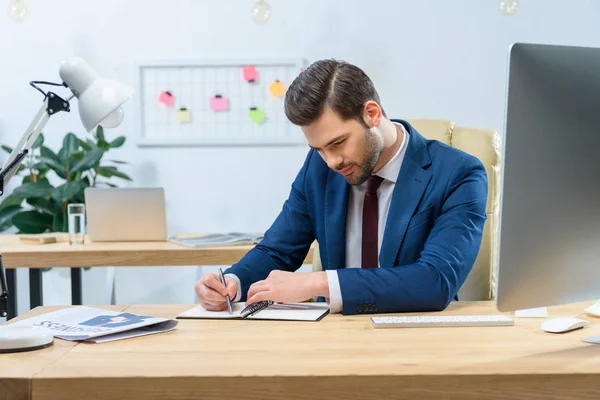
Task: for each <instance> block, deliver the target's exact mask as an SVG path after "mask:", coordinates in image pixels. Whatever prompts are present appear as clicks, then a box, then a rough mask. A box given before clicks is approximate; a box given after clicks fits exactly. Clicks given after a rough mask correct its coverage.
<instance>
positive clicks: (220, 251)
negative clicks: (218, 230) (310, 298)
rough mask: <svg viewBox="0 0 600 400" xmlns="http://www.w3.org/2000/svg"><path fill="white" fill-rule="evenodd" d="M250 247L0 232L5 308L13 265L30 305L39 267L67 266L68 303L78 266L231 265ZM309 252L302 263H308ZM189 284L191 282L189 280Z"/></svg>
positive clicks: (76, 294) (77, 290) (35, 298)
mask: <svg viewBox="0 0 600 400" xmlns="http://www.w3.org/2000/svg"><path fill="white" fill-rule="evenodd" d="M252 247H253V246H226V247H206V248H190V247H185V246H180V245H177V244H174V243H170V242H112V243H106V242H105V243H92V242H90V241H89V240H86V242H85V244H84V245H82V246H71V245H69V242H68V234H62V235H59V242H57V243H50V244H24V243H21V242H20V241H19V237H18V235H0V253H1V254H2V261H3V265H4V268H6V275H7V284H8V286H9V291H10V293H12V295H11V296H10V304H9V308H10V309H11V310H12V311H11V313H13V314H12V315H9V318H10V317H12V316H14V312H15V310H16V302H15V301H16V296H15V293H16V273H15V268H29V283H30V284H29V290H30V304H31V308H34V307H37V306H40V305H42V304H43V302H42V295H43V293H42V272H41V271H42V268H54V267H70V268H71V292H72V304H75V305H78V304H81V303H82V302H81V269H80V268H82V267H104V266H111V267H112V266H114V267H120V266H127V267H133V266H168V265H176V266H188V265H189V266H197V265H231V264H234V263H236V262H238V261H239V260H240V259H241V258H242V257H243V256H244V255H245V254H246V253H247V252H248V251H249V250H250V249H251V248H252ZM312 256H313V251H312V248H311V250H310V251H309V253H308V255H307V257H306V259H305V263H307V264H310V263H312ZM190 285H193V282H191V283H190Z"/></svg>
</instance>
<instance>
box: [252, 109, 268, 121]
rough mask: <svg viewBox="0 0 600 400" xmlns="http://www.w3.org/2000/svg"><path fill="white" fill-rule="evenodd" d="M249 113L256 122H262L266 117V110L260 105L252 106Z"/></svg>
mask: <svg viewBox="0 0 600 400" xmlns="http://www.w3.org/2000/svg"><path fill="white" fill-rule="evenodd" d="M248 115H249V116H250V119H251V120H252V121H253V122H254V123H255V124H260V123H261V122H263V121H264V120H265V118H266V115H265V112H264V111H263V110H261V109H260V108H258V107H252V108H251V109H250V112H249V113H248Z"/></svg>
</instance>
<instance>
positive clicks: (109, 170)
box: [98, 167, 131, 181]
mask: <svg viewBox="0 0 600 400" xmlns="http://www.w3.org/2000/svg"><path fill="white" fill-rule="evenodd" d="M98 174H100V175H102V176H105V177H107V178H111V177H113V176H116V177H117V178H121V179H126V180H128V181H130V180H131V178H130V177H129V176H128V175H127V174H125V173H123V172H121V171H118V170H117V168H116V167H100V168H98Z"/></svg>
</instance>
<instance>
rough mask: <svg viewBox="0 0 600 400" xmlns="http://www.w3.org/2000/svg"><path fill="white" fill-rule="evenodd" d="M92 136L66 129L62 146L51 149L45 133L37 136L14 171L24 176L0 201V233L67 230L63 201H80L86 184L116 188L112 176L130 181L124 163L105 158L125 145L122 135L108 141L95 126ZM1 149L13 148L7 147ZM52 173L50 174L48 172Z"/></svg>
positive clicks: (100, 129)
mask: <svg viewBox="0 0 600 400" xmlns="http://www.w3.org/2000/svg"><path fill="white" fill-rule="evenodd" d="M93 139H94V140H92V139H90V138H87V139H86V140H85V141H84V140H82V139H80V138H78V137H77V136H76V135H75V134H73V133H67V134H66V135H65V137H64V139H63V142H62V148H61V149H60V150H59V151H58V152H57V153H55V152H54V151H52V150H51V149H50V148H48V147H47V146H45V145H44V135H43V134H40V136H39V137H38V139H37V140H36V142H35V143H34V145H33V148H32V151H31V153H30V154H29V155H28V156H27V157H26V159H25V160H24V162H23V164H22V165H21V166H20V167H19V169H18V170H17V173H16V175H15V177H16V176H17V175H21V176H23V180H22V182H21V185H20V186H19V187H17V188H15V190H14V191H13V192H12V193H11V194H10V195H9V196H6V197H5V198H4V199H3V200H2V202H1V203H0V232H3V231H6V230H8V229H10V228H11V227H13V226H14V227H16V228H17V230H18V232H17V233H44V232H67V231H68V221H67V205H68V204H69V203H84V202H85V200H84V190H85V188H87V187H90V186H91V187H97V186H100V185H105V186H111V187H116V186H117V185H116V184H115V183H113V181H111V180H110V179H111V178H117V179H124V180H128V181H130V180H131V178H130V177H129V176H128V175H127V174H125V173H123V172H122V171H120V170H119V169H118V166H119V165H120V164H126V163H125V162H123V161H119V160H107V161H105V160H104V156H105V155H106V153H107V152H108V151H110V150H111V149H115V148H118V147H121V146H122V145H123V143H125V137H124V136H119V137H117V138H116V139H114V140H112V141H110V142H109V141H108V140H106V138H105V136H104V130H103V129H102V127H98V128H97V129H96V131H95V133H94V135H93ZM2 149H3V150H5V151H6V152H8V153H10V152H11V151H12V149H11V148H10V147H8V146H2ZM52 172H53V173H54V174H55V176H51V175H50V174H51V173H52ZM48 178H50V179H48ZM55 178H57V179H55ZM51 180H52V182H56V183H54V184H53V183H51V182H50V181H51Z"/></svg>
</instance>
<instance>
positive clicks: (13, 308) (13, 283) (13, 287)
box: [6, 268, 17, 321]
mask: <svg viewBox="0 0 600 400" xmlns="http://www.w3.org/2000/svg"><path fill="white" fill-rule="evenodd" d="M6 286H8V287H7V289H8V310H7V311H8V315H7V316H6V320H7V321H8V320H9V319H11V318H14V317H16V316H17V269H16V268H12V269H7V270H6Z"/></svg>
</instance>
